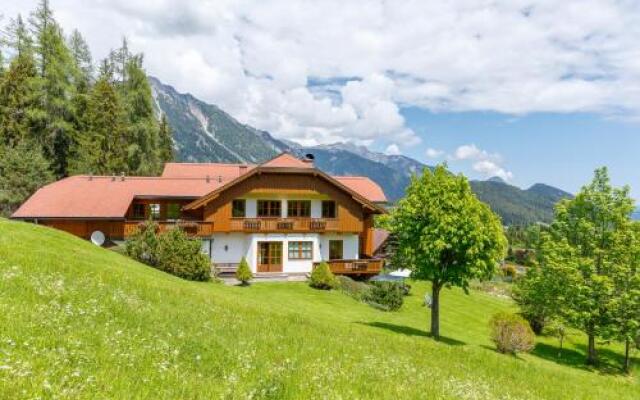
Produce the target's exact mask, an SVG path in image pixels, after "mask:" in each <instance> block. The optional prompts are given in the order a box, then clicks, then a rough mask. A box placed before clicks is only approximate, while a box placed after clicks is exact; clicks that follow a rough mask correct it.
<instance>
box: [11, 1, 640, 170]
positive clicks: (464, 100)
mask: <svg viewBox="0 0 640 400" xmlns="http://www.w3.org/2000/svg"><path fill="white" fill-rule="evenodd" d="M0 3H2V9H3V14H4V15H5V16H13V15H15V13H17V12H22V13H26V12H28V11H30V10H32V9H33V8H34V7H35V5H36V0H31V1H26V0H25V1H19V2H16V1H10V0H0ZM54 6H55V8H56V15H57V17H58V19H59V20H60V21H61V23H62V25H63V27H64V28H65V29H66V30H67V31H70V30H71V29H72V28H75V27H77V28H79V29H80V30H81V32H83V33H84V34H85V36H86V37H87V39H88V40H89V42H90V44H91V47H92V49H93V50H94V53H95V54H94V55H95V56H96V58H99V57H103V56H105V55H106V54H107V52H108V50H109V49H110V48H111V47H114V46H117V43H116V42H117V41H118V40H119V38H120V37H122V36H127V37H128V38H129V39H130V45H131V47H132V48H133V49H135V50H137V51H143V52H144V53H145V65H146V66H147V69H148V71H149V72H150V73H151V74H153V75H156V76H158V77H159V78H160V79H162V80H164V81H166V82H168V83H170V84H172V85H174V86H176V87H177V88H179V89H180V90H181V91H188V92H191V93H193V94H194V95H196V96H198V97H200V98H202V99H203V100H205V101H208V102H212V103H215V104H218V105H219V106H220V107H222V108H223V109H225V110H227V111H228V112H229V113H231V114H232V115H233V116H235V117H237V118H238V119H240V120H241V121H242V122H245V123H249V124H252V125H254V126H256V127H257V128H260V129H266V130H269V131H270V132H272V133H273V134H274V135H276V136H280V137H284V138H289V139H293V140H299V141H302V142H304V143H305V144H316V143H329V142H332V141H350V142H354V143H358V144H371V143H377V144H379V145H382V146H384V145H388V144H389V143H397V144H399V145H401V146H403V147H406V146H410V145H414V144H416V143H418V142H419V140H420V139H419V136H418V135H416V133H415V132H413V131H412V130H411V129H410V128H408V127H407V124H406V121H405V119H404V117H403V116H402V113H401V107H403V106H410V107H419V108H424V109H428V110H433V111H487V110H488V111H497V112H502V113H509V114H514V115H519V114H525V113H531V112H597V113H602V114H604V115H623V116H626V117H638V116H640V91H638V90H637V88H638V87H639V86H640V61H639V60H640V47H639V46H638V45H637V43H638V42H640V3H638V2H634V1H620V2H614V1H607V0H586V1H585V0H567V1H562V2H558V1H555V0H539V1H536V2H535V3H531V2H529V1H524V0H501V1H494V2H489V3H487V2H477V1H474V0H456V1H450V2H429V1H408V2H403V3H402V4H401V5H398V4H397V3H395V2H380V1H365V0H360V1H350V2H345V1H340V0H326V1H321V2H290V1H287V0H266V1H261V2H238V1H231V0H184V1H181V2H180V5H179V6H177V5H176V3H175V2H174V1H169V0H158V1H149V0H112V1H104V0H84V1H80V0H59V1H56V2H55V4H54ZM567 21H571V23H570V24H568V23H567ZM491 161H493V162H494V163H496V161H495V160H491ZM483 168H484V167H483Z"/></svg>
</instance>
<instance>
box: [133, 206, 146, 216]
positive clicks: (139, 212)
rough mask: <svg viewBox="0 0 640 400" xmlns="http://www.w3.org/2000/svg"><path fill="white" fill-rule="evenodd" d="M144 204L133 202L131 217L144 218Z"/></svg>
mask: <svg viewBox="0 0 640 400" xmlns="http://www.w3.org/2000/svg"><path fill="white" fill-rule="evenodd" d="M144 211H145V205H144V204H134V205H133V219H144V217H145V215H144Z"/></svg>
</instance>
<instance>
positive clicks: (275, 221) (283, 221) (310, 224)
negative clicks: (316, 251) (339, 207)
mask: <svg viewBox="0 0 640 400" xmlns="http://www.w3.org/2000/svg"><path fill="white" fill-rule="evenodd" d="M337 230H338V220H337V219H325V218H232V219H231V224H230V231H232V232H331V231H337Z"/></svg>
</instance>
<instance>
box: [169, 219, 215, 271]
mask: <svg viewBox="0 0 640 400" xmlns="http://www.w3.org/2000/svg"><path fill="white" fill-rule="evenodd" d="M157 267H158V269H160V270H162V271H165V272H168V273H170V274H172V275H175V276H178V277H180V278H183V279H188V280H191V281H208V280H209V279H211V261H210V260H209V257H207V256H206V255H205V254H203V253H202V251H201V243H200V241H199V240H197V239H191V238H189V237H188V236H187V234H186V233H184V231H183V230H182V229H180V228H174V229H171V230H170V231H168V232H166V233H163V234H161V235H160V236H159V237H158V247H157Z"/></svg>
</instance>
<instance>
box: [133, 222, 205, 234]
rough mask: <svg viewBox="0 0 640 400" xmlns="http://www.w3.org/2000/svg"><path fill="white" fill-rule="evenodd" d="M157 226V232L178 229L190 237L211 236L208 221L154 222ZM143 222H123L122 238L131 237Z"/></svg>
mask: <svg viewBox="0 0 640 400" xmlns="http://www.w3.org/2000/svg"><path fill="white" fill-rule="evenodd" d="M154 222H155V223H156V224H157V225H158V232H166V231H168V230H171V229H173V228H175V227H180V228H182V230H184V231H185V233H186V234H188V235H192V236H210V235H211V234H213V222H208V221H184V220H183V221H154ZM143 223H145V221H125V223H124V237H125V238H126V237H129V236H131V235H133V234H134V233H135V232H136V230H137V229H138V226H140V224H143Z"/></svg>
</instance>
